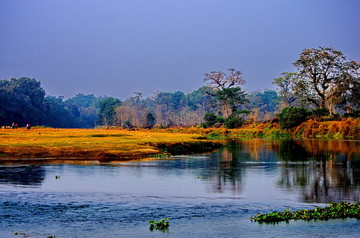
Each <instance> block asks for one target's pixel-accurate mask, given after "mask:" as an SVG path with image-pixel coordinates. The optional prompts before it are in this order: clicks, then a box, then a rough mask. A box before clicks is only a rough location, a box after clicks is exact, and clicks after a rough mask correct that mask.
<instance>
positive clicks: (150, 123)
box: [145, 112, 156, 129]
mask: <svg viewBox="0 0 360 238" xmlns="http://www.w3.org/2000/svg"><path fill="white" fill-rule="evenodd" d="M155 124H156V118H155V116H154V114H153V113H151V112H149V113H148V114H147V115H146V125H145V127H146V128H149V129H150V128H153V127H154V126H155Z"/></svg>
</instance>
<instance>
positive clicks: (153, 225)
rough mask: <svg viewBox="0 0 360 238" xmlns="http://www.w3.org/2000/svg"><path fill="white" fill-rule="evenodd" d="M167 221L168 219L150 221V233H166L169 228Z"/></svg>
mask: <svg viewBox="0 0 360 238" xmlns="http://www.w3.org/2000/svg"><path fill="white" fill-rule="evenodd" d="M169 220H170V218H165V219H161V220H160V221H155V220H150V221H149V224H150V228H149V229H150V231H153V230H154V229H155V230H159V231H167V230H168V229H169V226H170V223H169Z"/></svg>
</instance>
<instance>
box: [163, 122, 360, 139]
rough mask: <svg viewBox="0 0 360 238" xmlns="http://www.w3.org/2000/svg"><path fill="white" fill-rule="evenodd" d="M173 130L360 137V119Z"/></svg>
mask: <svg viewBox="0 0 360 238" xmlns="http://www.w3.org/2000/svg"><path fill="white" fill-rule="evenodd" d="M168 131H171V132H182V133H198V134H202V135H204V136H206V137H207V138H210V139H246V138H268V139H284V138H302V139H306V138H308V139H310V138H326V139H331V138H334V139H349V138H350V139H360V119H352V118H347V119H344V120H341V121H325V122H318V121H314V120H308V121H306V122H304V123H302V124H301V125H299V126H297V127H295V128H292V129H288V130H286V129H281V128H280V125H279V124H278V123H253V124H246V125H244V126H243V127H241V128H239V129H225V128H206V129H203V128H177V129H174V128H173V129H171V130H168Z"/></svg>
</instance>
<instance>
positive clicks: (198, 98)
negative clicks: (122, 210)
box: [0, 47, 360, 129]
mask: <svg viewBox="0 0 360 238" xmlns="http://www.w3.org/2000/svg"><path fill="white" fill-rule="evenodd" d="M293 65H294V66H295V68H296V69H297V71H296V72H283V73H281V74H280V76H279V77H278V78H276V79H274V80H273V83H274V85H276V87H277V90H276V91H275V90H263V91H255V92H245V91H244V90H243V86H244V85H245V84H246V81H245V79H243V77H242V73H241V71H239V70H237V69H229V70H227V71H213V72H209V73H205V74H204V78H203V79H199V80H203V81H204V86H202V87H201V88H199V89H197V90H194V91H192V92H189V93H184V92H181V91H176V92H157V93H155V94H154V95H152V96H150V97H143V95H142V93H134V96H132V97H130V98H128V99H125V100H120V99H118V98H114V97H108V96H100V97H97V96H95V95H94V94H83V93H78V94H77V95H75V96H73V97H71V98H68V99H65V98H64V97H61V96H60V97H55V96H50V95H47V94H46V92H45V90H44V89H43V88H42V87H41V83H40V82H39V81H37V80H36V79H32V78H27V77H22V78H11V79H9V80H8V79H3V80H0V105H1V107H0V125H1V126H3V127H6V126H11V125H12V124H13V123H16V124H18V126H20V127H23V126H25V125H26V124H27V123H29V124H31V125H32V126H45V127H55V128H94V127H97V126H107V127H109V126H116V127H121V128H130V129H131V128H153V127H157V128H167V127H173V126H183V127H188V126H200V127H205V128H206V127H225V128H237V127H241V126H242V125H243V124H244V123H254V122H264V121H272V120H275V121H276V120H280V124H281V126H282V127H283V128H291V127H292V126H294V125H297V124H299V123H301V122H302V121H304V120H306V119H308V118H309V117H310V118H317V119H320V120H339V119H341V118H343V117H359V116H360V110H359V109H360V80H359V69H360V63H359V62H358V61H354V60H350V59H348V58H347V57H346V56H344V55H343V53H342V52H341V51H338V50H335V49H334V48H332V47H319V48H313V49H305V50H303V51H302V52H301V54H300V56H299V59H298V60H297V61H296V62H294V63H293Z"/></svg>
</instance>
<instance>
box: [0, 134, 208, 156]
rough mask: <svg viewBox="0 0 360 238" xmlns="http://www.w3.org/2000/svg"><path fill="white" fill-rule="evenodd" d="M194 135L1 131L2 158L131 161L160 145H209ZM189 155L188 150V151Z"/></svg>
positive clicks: (0, 152)
mask: <svg viewBox="0 0 360 238" xmlns="http://www.w3.org/2000/svg"><path fill="white" fill-rule="evenodd" d="M199 137H201V136H200V135H197V134H183V133H171V132H165V131H157V132H155V131H150V130H138V131H128V130H106V129H53V128H32V129H30V130H27V129H24V128H20V129H0V159H1V158H9V157H10V158H25V157H27V158H49V157H53V158H89V157H93V158H97V159H130V158H143V157H147V156H149V155H153V154H160V153H163V152H162V151H161V149H159V148H158V146H157V145H158V144H161V145H162V146H164V145H168V146H172V145H179V144H186V143H195V144H196V143H199V144H201V143H205V144H206V143H209V141H206V140H203V139H199ZM189 153H191V151H189Z"/></svg>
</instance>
